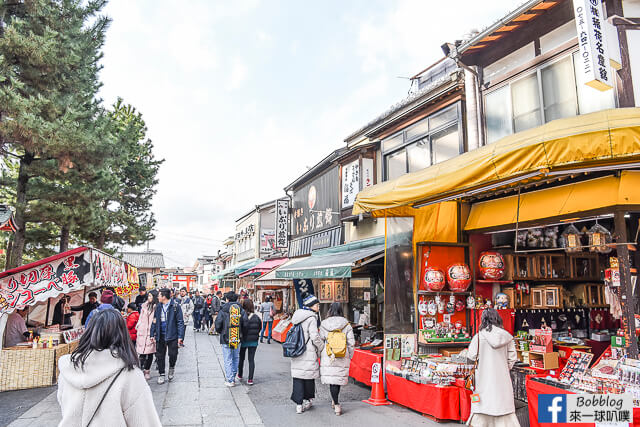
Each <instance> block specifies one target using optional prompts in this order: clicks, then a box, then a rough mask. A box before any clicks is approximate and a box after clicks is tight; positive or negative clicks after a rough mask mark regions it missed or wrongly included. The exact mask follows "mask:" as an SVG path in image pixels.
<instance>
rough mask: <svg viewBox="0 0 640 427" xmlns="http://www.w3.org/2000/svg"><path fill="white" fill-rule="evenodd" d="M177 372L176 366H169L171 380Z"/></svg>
mask: <svg viewBox="0 0 640 427" xmlns="http://www.w3.org/2000/svg"><path fill="white" fill-rule="evenodd" d="M175 372H176V369H175V368H169V381H173V377H174V374H175Z"/></svg>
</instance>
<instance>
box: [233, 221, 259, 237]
mask: <svg viewBox="0 0 640 427" xmlns="http://www.w3.org/2000/svg"><path fill="white" fill-rule="evenodd" d="M255 234H256V226H255V225H254V224H249V225H247V226H246V227H245V228H244V230H240V231H238V232H236V241H238V240H244V239H248V238H250V237H253V236H254V235H255Z"/></svg>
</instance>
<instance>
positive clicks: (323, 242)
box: [311, 232, 332, 251]
mask: <svg viewBox="0 0 640 427" xmlns="http://www.w3.org/2000/svg"><path fill="white" fill-rule="evenodd" d="M331 237H332V233H330V232H325V233H318V234H316V235H314V236H311V250H312V251H315V250H316V249H324V248H328V247H330V246H331V240H332V239H331Z"/></svg>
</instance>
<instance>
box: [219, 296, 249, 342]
mask: <svg viewBox="0 0 640 427" xmlns="http://www.w3.org/2000/svg"><path fill="white" fill-rule="evenodd" d="M234 304H235V305H237V306H238V307H240V303H237V302H228V303H226V304H225V305H223V306H222V308H221V309H220V313H218V317H216V332H218V333H219V334H220V344H223V345H229V308H231V306H232V305H234ZM245 322H246V316H245V313H244V309H243V308H242V307H240V341H242V330H243V329H244V328H245V327H246V326H245Z"/></svg>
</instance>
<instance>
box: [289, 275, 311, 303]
mask: <svg viewBox="0 0 640 427" xmlns="http://www.w3.org/2000/svg"><path fill="white" fill-rule="evenodd" d="M293 287H294V289H295V290H296V300H297V301H298V307H300V308H302V301H303V300H304V299H305V297H307V296H309V295H315V294H316V292H315V291H314V289H313V282H311V279H294V280H293Z"/></svg>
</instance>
